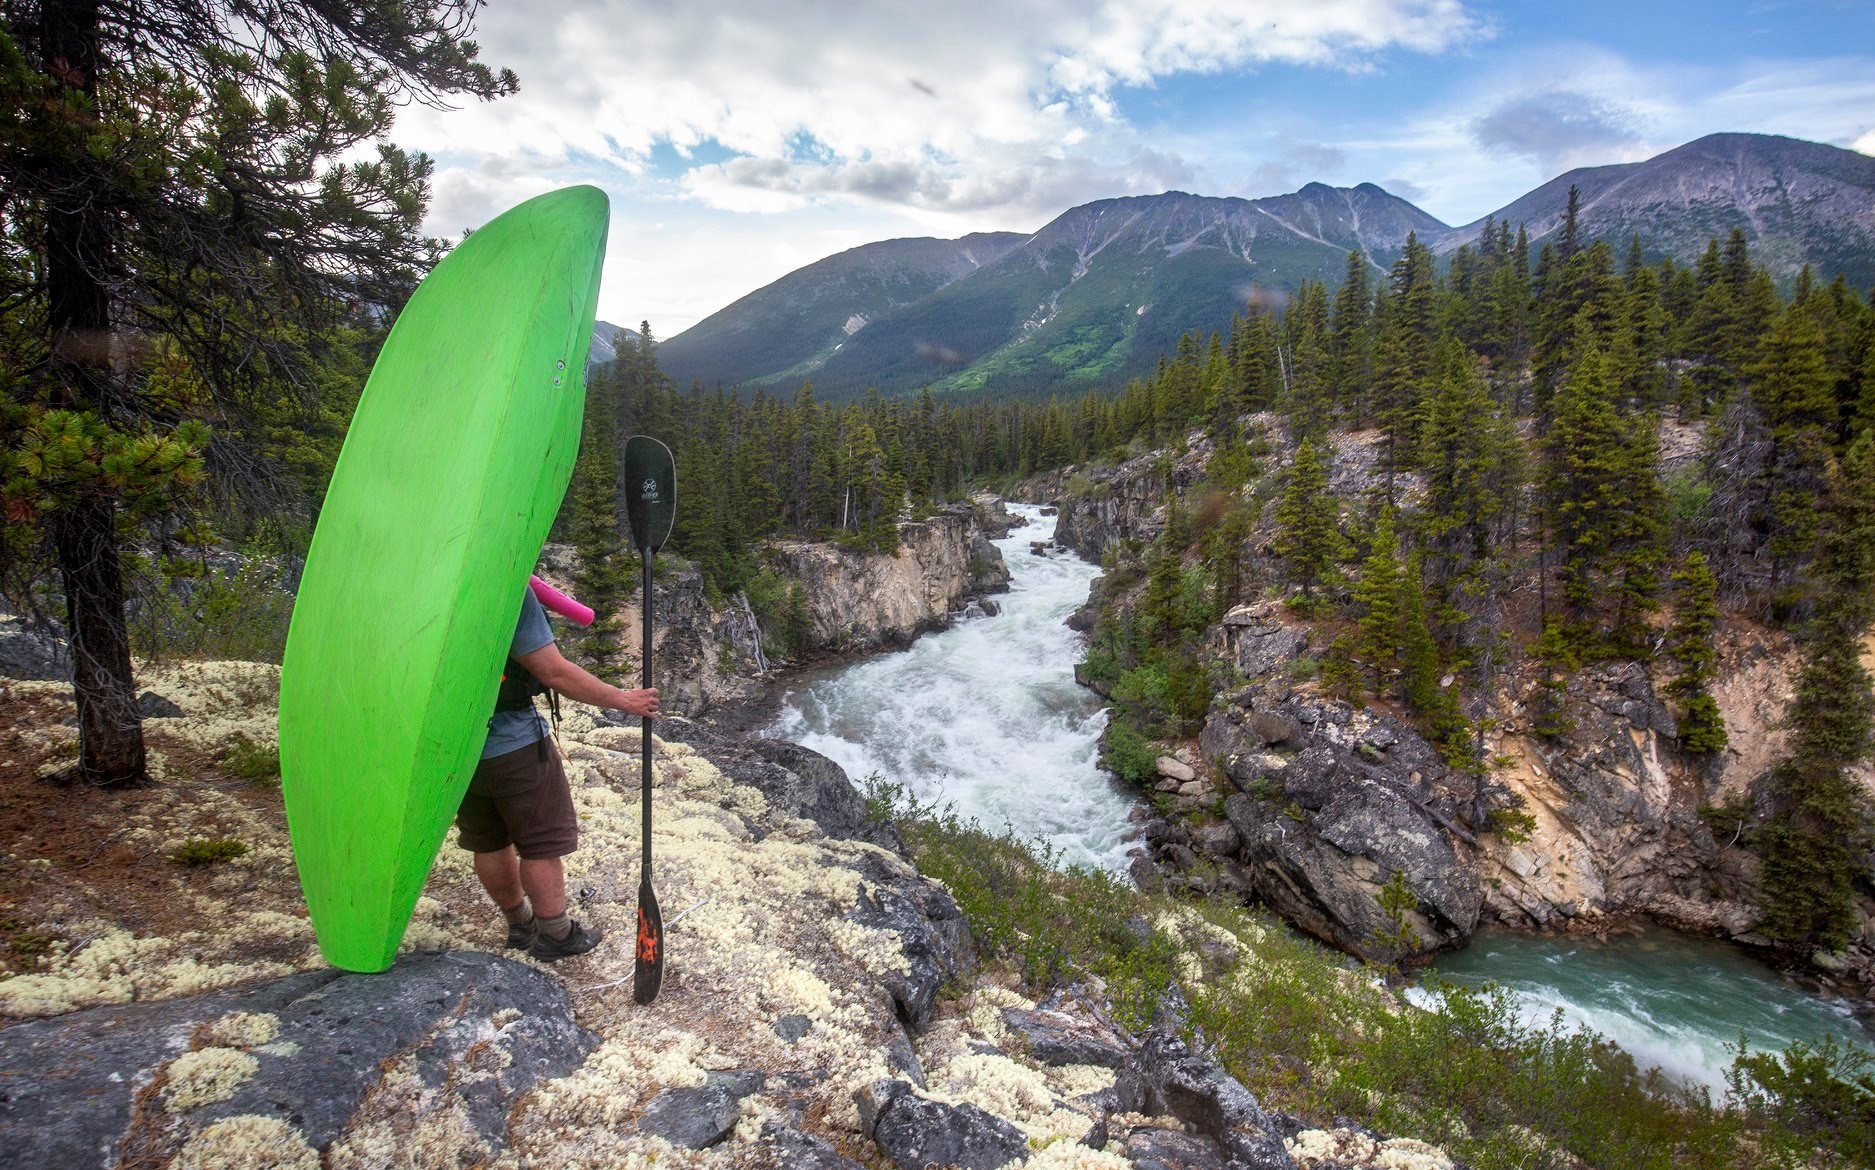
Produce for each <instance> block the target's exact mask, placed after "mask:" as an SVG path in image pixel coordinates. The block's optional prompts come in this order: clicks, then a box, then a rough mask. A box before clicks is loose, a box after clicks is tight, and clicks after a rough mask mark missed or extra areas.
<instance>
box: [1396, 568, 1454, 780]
mask: <svg viewBox="0 0 1875 1170" xmlns="http://www.w3.org/2000/svg"><path fill="white" fill-rule="evenodd" d="M1427 600H1428V599H1427V596H1426V584H1425V578H1424V576H1423V574H1422V573H1421V571H1420V558H1419V554H1417V553H1415V554H1413V556H1411V557H1410V558H1408V560H1407V562H1406V576H1405V577H1404V578H1403V579H1402V580H1401V582H1400V666H1401V675H1400V693H1401V697H1403V698H1404V699H1405V700H1406V702H1407V705H1408V706H1410V707H1411V708H1412V709H1413V712H1414V714H1416V715H1418V716H1419V718H1420V720H1421V725H1422V726H1423V727H1424V729H1425V731H1426V737H1427V738H1428V739H1431V740H1433V741H1434V742H1435V743H1438V744H1439V745H1440V746H1441V747H1442V748H1444V749H1445V750H1446V754H1447V757H1448V759H1449V758H1451V757H1452V755H1453V753H1455V752H1464V751H1466V750H1468V748H1469V744H1468V742H1467V737H1466V735H1465V718H1464V715H1463V714H1462V713H1461V712H1460V711H1459V707H1458V698H1457V696H1456V695H1455V694H1454V693H1453V691H1452V688H1451V687H1450V686H1449V685H1447V683H1446V681H1445V662H1444V658H1443V656H1442V655H1441V654H1440V653H1439V643H1438V639H1437V638H1436V637H1435V636H1434V633H1433V629H1432V618H1431V614H1430V612H1429V607H1428V606H1427V604H1426V602H1427Z"/></svg>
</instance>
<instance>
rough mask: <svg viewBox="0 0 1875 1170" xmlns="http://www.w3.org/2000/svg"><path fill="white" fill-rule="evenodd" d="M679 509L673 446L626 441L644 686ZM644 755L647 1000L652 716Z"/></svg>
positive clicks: (653, 983) (642, 933)
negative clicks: (663, 568) (659, 571)
mask: <svg viewBox="0 0 1875 1170" xmlns="http://www.w3.org/2000/svg"><path fill="white" fill-rule="evenodd" d="M676 512H677V467H676V465H675V464H674V463H673V462H672V461H671V449H670V448H669V447H666V446H665V445H664V444H662V443H660V442H658V441H657V440H656V439H653V438H651V437H649V436H648V435H633V436H632V437H631V438H629V439H627V440H626V441H625V513H626V515H627V516H628V517H629V518H630V520H631V526H632V543H633V544H635V545H637V546H638V556H639V557H640V559H642V560H643V562H644V595H645V596H644V615H645V620H644V655H645V665H644V686H645V687H646V688H647V689H649V688H650V686H651V558H652V556H653V555H654V554H656V552H657V551H658V548H659V547H660V546H662V545H663V543H664V538H665V537H667V536H669V535H670V534H671V519H672V518H673V517H674V516H675V515H676ZM640 727H641V730H640V732H639V738H640V740H641V743H640V745H639V758H640V760H641V761H642V764H643V767H642V770H641V771H642V776H641V787H642V789H643V792H644V846H643V849H642V850H641V854H640V856H641V860H640V866H639V871H638V949H637V955H636V958H635V959H634V961H633V964H632V998H633V999H634V1000H636V1001H638V1002H639V1003H641V1004H645V1003H650V1002H651V1001H652V1000H654V999H656V998H657V997H658V988H659V987H660V986H662V985H663V983H664V917H663V915H661V914H659V913H658V899H657V895H656V894H654V893H652V892H651V717H650V716H649V715H647V716H645V717H644V718H643V720H642V721H641V723H640Z"/></svg>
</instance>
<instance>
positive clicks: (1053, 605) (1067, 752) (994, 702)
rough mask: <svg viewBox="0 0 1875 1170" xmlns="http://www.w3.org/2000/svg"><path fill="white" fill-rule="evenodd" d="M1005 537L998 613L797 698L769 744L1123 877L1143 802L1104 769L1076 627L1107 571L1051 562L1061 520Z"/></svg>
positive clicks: (1030, 512)
mask: <svg viewBox="0 0 1875 1170" xmlns="http://www.w3.org/2000/svg"><path fill="white" fill-rule="evenodd" d="M1010 511H1012V512H1014V513H1016V514H1017V515H1019V516H1023V517H1025V518H1026V519H1027V520H1028V521H1029V523H1028V524H1027V525H1025V526H1023V527H1020V528H1017V529H1014V530H1013V531H1012V532H1011V533H1010V534H1009V536H1008V537H1006V538H1004V539H1003V540H1000V541H997V542H996V545H997V548H998V549H1000V550H1001V552H1002V554H1003V560H1004V561H1005V563H1007V564H1008V566H1009V570H1010V577H1011V581H1010V589H1009V592H1008V593H1006V594H998V595H997V596H996V597H995V598H993V600H994V601H995V602H996V604H997V606H998V607H999V609H1000V610H1001V612H1000V613H998V614H997V615H996V616H994V617H970V618H966V619H964V620H962V621H959V622H957V623H956V624H955V625H953V626H952V627H951V628H950V629H948V630H943V631H940V632H938V633H934V634H927V635H925V636H924V637H922V638H919V639H918V640H917V641H916V642H914V643H913V644H912V645H911V647H910V648H908V649H906V650H903V651H900V652H897V653H893V654H885V655H881V656H879V657H876V658H870V659H867V660H865V661H863V662H858V663H855V664H853V665H850V666H846V667H842V668H840V669H838V670H836V671H833V672H830V673H828V674H826V675H823V676H821V677H819V678H816V679H813V680H811V681H809V682H807V683H806V684H805V685H803V686H800V687H798V688H796V689H794V690H791V691H790V692H789V693H788V694H787V695H786V696H785V697H784V698H783V701H782V711H781V714H780V716H779V717H778V718H777V720H776V722H775V724H774V725H773V726H772V727H771V728H769V730H768V734H770V735H774V736H777V737H779V738H782V739H788V740H792V741H794V742H795V743H798V744H801V745H802V746H803V747H808V748H812V749H813V750H814V751H817V752H819V753H821V754H822V755H824V756H827V757H829V758H831V759H833V760H834V761H835V762H836V763H838V764H839V765H840V766H841V767H843V768H845V769H846V771H847V774H848V775H849V776H852V777H853V778H854V780H855V781H859V780H861V779H863V778H864V777H866V776H869V775H871V774H873V773H877V774H878V775H879V776H880V777H882V778H883V779H886V780H889V781H894V782H896V783H900V784H903V785H905V786H906V787H907V788H909V789H910V790H911V791H912V792H913V793H914V794H915V795H916V796H918V798H919V799H921V800H937V801H939V802H948V803H950V804H952V805H954V806H955V808H956V811H957V812H958V814H959V815H961V816H963V817H965V818H966V819H970V818H974V819H975V820H977V821H979V822H980V823H981V824H982V825H983V827H984V828H986V829H989V830H991V831H998V832H999V831H1001V830H1003V829H1004V828H1010V829H1013V830H1014V831H1015V832H1016V833H1017V834H1018V835H1020V836H1023V837H1028V838H1040V839H1042V840H1044V841H1046V842H1048V843H1049V845H1051V846H1052V847H1053V848H1054V849H1056V850H1057V851H1058V853H1059V855H1060V858H1061V860H1062V861H1063V862H1065V863H1067V864H1077V865H1089V866H1095V867H1099V868H1104V869H1109V870H1115V871H1118V870H1121V869H1123V868H1124V867H1125V865H1126V862H1127V856H1128V850H1129V845H1128V843H1127V842H1126V841H1125V840H1124V835H1125V832H1126V829H1127V827H1128V821H1127V814H1128V813H1129V812H1130V811H1131V809H1132V806H1133V801H1132V799H1131V798H1130V797H1128V796H1127V795H1126V794H1125V793H1124V792H1123V791H1122V790H1121V789H1120V787H1119V786H1118V784H1117V783H1116V782H1115V781H1114V780H1113V778H1112V777H1111V776H1110V775H1109V774H1108V773H1106V772H1104V771H1102V770H1101V769H1100V767H1099V766H1098V765H1097V764H1096V762H1095V761H1096V757H1097V754H1098V747H1097V742H1096V741H1097V740H1098V739H1099V736H1100V732H1101V730H1102V729H1103V728H1104V727H1105V726H1106V713H1105V711H1104V710H1103V709H1102V707H1101V704H1100V699H1099V697H1098V696H1097V695H1095V694H1093V693H1092V692H1091V691H1088V690H1086V689H1085V688H1083V687H1080V686H1078V685H1077V684H1076V683H1075V681H1074V664H1075V663H1076V662H1077V661H1078V660H1079V659H1080V656H1081V650H1082V639H1081V635H1079V634H1077V633H1075V632H1074V631H1073V630H1071V629H1069V628H1068V627H1067V626H1066V625H1065V624H1064V622H1065V619H1066V618H1067V616H1068V615H1069V614H1070V613H1072V612H1073V611H1074V610H1075V609H1076V608H1078V607H1079V606H1080V605H1081V604H1082V603H1083V602H1084V601H1086V600H1087V590H1088V587H1089V585H1090V584H1091V583H1092V582H1093V580H1094V578H1095V577H1097V576H1099V575H1100V570H1099V568H1098V567H1096V566H1094V565H1090V564H1088V563H1087V562H1085V561H1082V560H1081V559H1080V558H1078V557H1076V556H1075V555H1074V554H1073V553H1070V552H1062V551H1053V552H1050V553H1049V554H1048V555H1046V556H1038V555H1036V554H1034V553H1033V552H1031V551H1030V545H1031V543H1032V542H1035V541H1049V540H1052V539H1053V537H1054V526H1055V519H1054V517H1052V516H1043V515H1042V514H1041V509H1040V508H1038V507H1035V506H1033V505H1024V504H1012V505H1010Z"/></svg>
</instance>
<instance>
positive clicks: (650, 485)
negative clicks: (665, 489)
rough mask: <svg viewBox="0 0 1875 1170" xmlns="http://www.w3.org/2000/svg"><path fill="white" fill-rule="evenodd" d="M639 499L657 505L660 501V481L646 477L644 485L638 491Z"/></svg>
mask: <svg viewBox="0 0 1875 1170" xmlns="http://www.w3.org/2000/svg"><path fill="white" fill-rule="evenodd" d="M638 498H639V499H641V500H643V501H645V502H646V503H648V504H655V503H657V502H658V501H659V499H660V497H659V495H658V481H657V480H655V479H653V478H651V477H650V476H646V477H645V481H644V484H643V485H642V486H640V487H639V489H638Z"/></svg>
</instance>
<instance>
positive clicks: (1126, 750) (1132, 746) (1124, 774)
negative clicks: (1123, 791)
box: [1102, 716, 1159, 785]
mask: <svg viewBox="0 0 1875 1170" xmlns="http://www.w3.org/2000/svg"><path fill="white" fill-rule="evenodd" d="M1102 762H1103V763H1104V764H1106V766H1107V768H1108V770H1109V771H1111V772H1112V773H1113V774H1114V775H1116V776H1118V777H1119V778H1120V779H1122V780H1125V781H1126V782H1128V783H1129V784H1141V785H1143V784H1145V783H1147V782H1148V781H1149V780H1151V779H1152V778H1153V776H1155V775H1157V774H1158V767H1159V752H1158V749H1157V748H1155V747H1153V745H1152V742H1151V741H1150V740H1148V739H1147V738H1146V737H1145V736H1143V735H1141V734H1140V733H1139V732H1138V731H1136V730H1135V729H1134V728H1133V725H1132V724H1130V723H1128V722H1127V721H1126V719H1125V718H1123V717H1120V716H1116V717H1115V718H1114V720H1113V722H1112V723H1110V724H1108V725H1107V752H1106V755H1105V756H1104V757H1103V759H1102Z"/></svg>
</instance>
